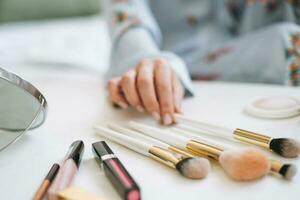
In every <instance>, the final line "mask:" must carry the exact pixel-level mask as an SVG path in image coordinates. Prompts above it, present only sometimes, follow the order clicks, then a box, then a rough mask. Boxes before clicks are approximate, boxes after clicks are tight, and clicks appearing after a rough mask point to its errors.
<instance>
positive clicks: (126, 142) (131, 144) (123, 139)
mask: <svg viewBox="0 0 300 200" xmlns="http://www.w3.org/2000/svg"><path fill="white" fill-rule="evenodd" d="M94 130H95V131H96V133H97V134H98V135H101V136H102V137H105V138H107V139H109V140H111V141H113V142H116V143H118V144H121V145H123V146H125V147H127V148H129V149H131V150H133V151H136V152H138V153H141V154H144V155H146V156H149V153H148V150H149V149H150V148H151V146H152V145H151V144H148V143H145V142H142V141H140V140H137V139H134V138H132V137H129V136H127V135H122V134H120V133H118V132H115V131H113V130H110V129H108V128H105V127H102V126H94Z"/></svg>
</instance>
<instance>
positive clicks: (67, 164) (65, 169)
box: [47, 140, 84, 200]
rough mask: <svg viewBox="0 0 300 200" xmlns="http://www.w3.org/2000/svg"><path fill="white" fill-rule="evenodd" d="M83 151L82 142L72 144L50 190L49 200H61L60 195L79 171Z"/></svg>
mask: <svg viewBox="0 0 300 200" xmlns="http://www.w3.org/2000/svg"><path fill="white" fill-rule="evenodd" d="M83 151H84V144H83V142H82V141H81V140H78V141H75V142H73V143H72V144H71V146H70V148H69V151H68V153H67V156H66V159H65V161H64V163H63V165H62V166H61V168H60V170H59V171H58V174H57V175H56V178H55V179H54V181H53V183H52V185H51V186H50V188H49V190H48V193H47V198H48V200H59V197H58V193H59V192H60V191H61V190H63V189H65V188H67V187H69V186H70V185H71V183H72V181H73V178H74V176H75V174H76V173H77V171H78V168H79V164H80V161H81V158H82V154H83Z"/></svg>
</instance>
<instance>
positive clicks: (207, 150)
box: [129, 121, 270, 181]
mask: <svg viewBox="0 0 300 200" xmlns="http://www.w3.org/2000/svg"><path fill="white" fill-rule="evenodd" d="M129 126H130V127H131V128H133V129H135V130H138V131H141V132H143V133H144V134H146V135H148V136H150V137H153V138H156V139H159V140H162V141H164V142H167V143H169V144H171V145H174V146H177V147H179V148H182V149H187V150H188V151H189V152H191V153H192V154H194V155H197V156H204V157H207V158H210V159H213V160H216V161H218V162H219V163H220V164H221V166H222V168H223V169H224V171H225V172H226V173H227V174H228V175H229V176H230V177H231V178H233V179H234V180H238V181H248V180H254V179H258V178H261V177H263V176H265V175H266V174H267V173H268V172H269V170H270V161H269V159H268V158H267V156H266V155H265V154H264V153H263V152H261V151H259V150H257V149H254V148H245V149H243V150H239V151H235V150H226V151H223V149H222V148H219V147H217V146H213V145H210V144H206V143H204V142H202V141H197V140H193V139H190V138H188V137H185V136H182V135H176V134H174V133H172V132H170V131H168V132H167V131H163V130H160V129H158V128H154V127H151V126H148V125H144V124H141V123H137V122H133V121H131V122H129Z"/></svg>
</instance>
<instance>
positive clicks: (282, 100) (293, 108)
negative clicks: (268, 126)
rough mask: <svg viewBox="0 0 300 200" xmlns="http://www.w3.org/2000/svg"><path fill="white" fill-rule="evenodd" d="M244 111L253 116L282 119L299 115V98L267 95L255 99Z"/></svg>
mask: <svg viewBox="0 0 300 200" xmlns="http://www.w3.org/2000/svg"><path fill="white" fill-rule="evenodd" d="M245 112H246V113H247V114H249V115H252V116H254V117H260V118H268V119H283V118H290V117H295V116H297V115H300V99H298V98H295V97H292V96H285V95H277V96H269V97H264V98H260V99H257V100H255V101H253V102H252V103H250V104H249V105H247V106H246V107H245Z"/></svg>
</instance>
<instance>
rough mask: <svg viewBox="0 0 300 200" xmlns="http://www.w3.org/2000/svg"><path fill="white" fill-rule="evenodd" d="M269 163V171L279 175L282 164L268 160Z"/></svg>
mask: <svg viewBox="0 0 300 200" xmlns="http://www.w3.org/2000/svg"><path fill="white" fill-rule="evenodd" d="M270 161H271V171H272V172H275V173H279V171H280V169H281V167H282V166H283V164H282V163H281V162H279V161H277V160H270Z"/></svg>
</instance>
